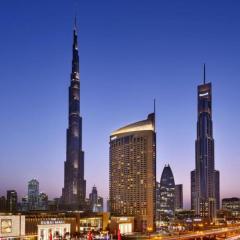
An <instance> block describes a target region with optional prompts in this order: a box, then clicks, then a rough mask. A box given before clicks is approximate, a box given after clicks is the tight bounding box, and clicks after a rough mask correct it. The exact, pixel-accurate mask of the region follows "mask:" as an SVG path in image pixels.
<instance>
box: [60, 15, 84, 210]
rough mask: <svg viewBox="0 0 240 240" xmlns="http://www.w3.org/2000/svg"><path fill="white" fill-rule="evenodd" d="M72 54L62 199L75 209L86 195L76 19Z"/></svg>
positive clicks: (65, 203)
mask: <svg viewBox="0 0 240 240" xmlns="http://www.w3.org/2000/svg"><path fill="white" fill-rule="evenodd" d="M72 54H73V58H72V72H71V81H70V86H69V112H68V129H67V152H66V161H65V164H64V188H63V191H62V200H63V204H64V207H65V208H67V209H72V210H76V209H83V208H84V206H85V196H86V181H85V179H84V152H83V151H82V118H81V116H80V74H79V56H78V41H77V26H76V19H75V26H74V31H73V46H72Z"/></svg>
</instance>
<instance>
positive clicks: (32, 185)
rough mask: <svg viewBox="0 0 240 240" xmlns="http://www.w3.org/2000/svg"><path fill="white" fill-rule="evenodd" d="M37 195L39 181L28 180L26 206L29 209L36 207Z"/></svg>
mask: <svg viewBox="0 0 240 240" xmlns="http://www.w3.org/2000/svg"><path fill="white" fill-rule="evenodd" d="M38 197H39V182H38V181H37V180H36V179H32V180H30V181H29V182H28V207H29V210H36V209H37V208H38Z"/></svg>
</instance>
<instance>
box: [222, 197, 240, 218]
mask: <svg viewBox="0 0 240 240" xmlns="http://www.w3.org/2000/svg"><path fill="white" fill-rule="evenodd" d="M222 209H223V210H227V211H229V212H230V213H231V215H232V217H234V218H240V198H236V197H233V198H224V199H222Z"/></svg>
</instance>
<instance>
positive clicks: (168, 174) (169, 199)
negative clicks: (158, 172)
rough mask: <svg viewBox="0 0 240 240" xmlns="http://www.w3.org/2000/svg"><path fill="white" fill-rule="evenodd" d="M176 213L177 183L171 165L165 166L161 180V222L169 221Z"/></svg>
mask: <svg viewBox="0 0 240 240" xmlns="http://www.w3.org/2000/svg"><path fill="white" fill-rule="evenodd" d="M174 211H175V181H174V177H173V173H172V169H171V167H170V165H165V167H164V169H163V172H162V176H161V180H160V220H161V221H168V220H169V219H170V218H172V217H173V216H174Z"/></svg>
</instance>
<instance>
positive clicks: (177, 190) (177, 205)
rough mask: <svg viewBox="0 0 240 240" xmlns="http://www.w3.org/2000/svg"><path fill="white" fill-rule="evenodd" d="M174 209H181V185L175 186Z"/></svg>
mask: <svg viewBox="0 0 240 240" xmlns="http://www.w3.org/2000/svg"><path fill="white" fill-rule="evenodd" d="M175 209H183V185H182V184H176V185H175Z"/></svg>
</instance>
